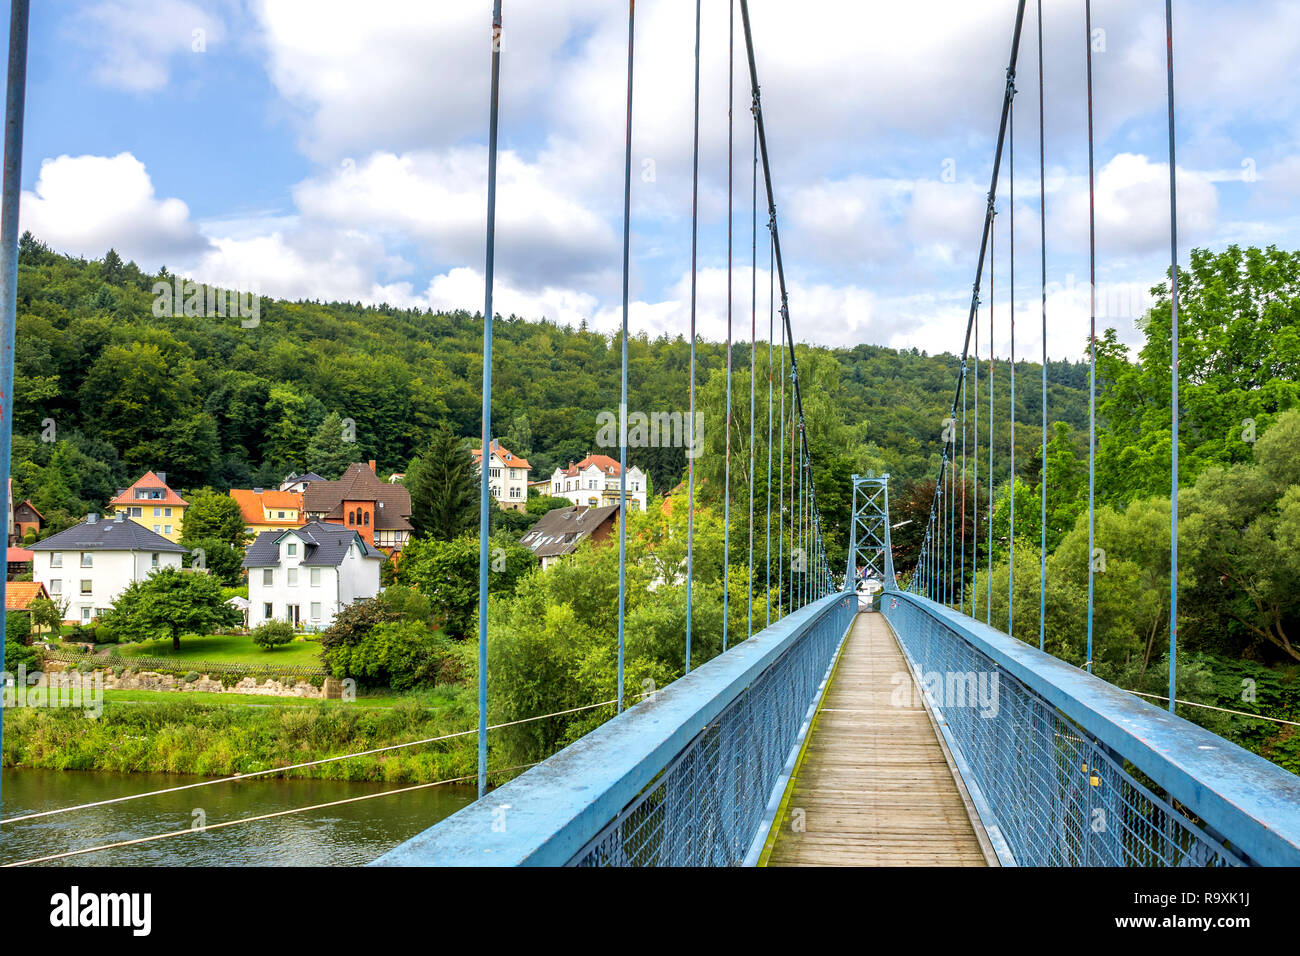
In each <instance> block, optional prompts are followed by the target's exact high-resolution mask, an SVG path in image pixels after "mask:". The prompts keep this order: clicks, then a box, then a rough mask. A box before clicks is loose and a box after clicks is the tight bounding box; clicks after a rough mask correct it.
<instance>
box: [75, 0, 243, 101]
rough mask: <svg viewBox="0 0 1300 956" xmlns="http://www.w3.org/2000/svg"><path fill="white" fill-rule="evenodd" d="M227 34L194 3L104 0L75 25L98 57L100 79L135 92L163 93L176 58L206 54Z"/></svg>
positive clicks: (85, 10)
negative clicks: (158, 91)
mask: <svg viewBox="0 0 1300 956" xmlns="http://www.w3.org/2000/svg"><path fill="white" fill-rule="evenodd" d="M225 31H226V28H225V24H224V23H223V22H222V20H221V19H220V18H219V17H217V16H215V15H214V14H212V13H209V12H208V11H206V10H204V9H203V8H202V7H201V6H200V5H199V4H197V3H191V2H188V0H98V2H95V3H92V4H90V5H88V6H86V7H85V8H83V9H82V10H81V11H80V12H79V14H78V15H77V16H76V17H75V18H74V19H73V21H72V22H71V24H70V32H71V33H72V34H73V35H74V36H75V37H77V38H78V40H79V42H80V43H81V45H82V46H84V47H85V48H86V49H87V50H88V51H90V53H91V55H92V57H93V59H94V62H95V65H94V74H95V77H96V78H97V79H98V80H99V81H100V82H101V83H104V84H105V85H107V86H112V87H117V88H120V89H124V90H129V91H132V92H151V91H156V90H160V89H162V88H163V87H164V86H166V85H167V82H168V80H169V79H170V74H171V61H172V59H173V58H174V57H175V56H177V55H191V54H196V53H203V52H206V48H207V46H208V44H215V43H219V42H220V41H221V40H222V39H223V38H224V36H225Z"/></svg>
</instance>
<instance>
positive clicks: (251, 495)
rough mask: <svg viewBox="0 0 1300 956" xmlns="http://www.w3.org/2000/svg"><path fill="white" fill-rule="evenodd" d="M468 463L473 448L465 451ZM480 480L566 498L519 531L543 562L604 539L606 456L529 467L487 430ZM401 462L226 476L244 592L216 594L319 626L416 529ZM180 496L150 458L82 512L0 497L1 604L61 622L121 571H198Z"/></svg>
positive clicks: (99, 609) (514, 493)
mask: <svg viewBox="0 0 1300 956" xmlns="http://www.w3.org/2000/svg"><path fill="white" fill-rule="evenodd" d="M470 456H471V459H472V461H473V464H474V468H475V473H476V475H480V474H481V469H482V459H483V454H482V448H481V447H480V448H475V449H472V450H471V451H470ZM488 458H489V460H488V477H489V491H490V494H491V496H492V498H493V500H494V502H495V504H496V506H497V508H499V509H501V510H503V511H510V512H515V513H518V514H523V513H524V512H525V506H526V504H527V502H528V499H529V497H530V496H531V497H532V498H533V499H535V500H536V499H540V498H548V499H555V501H553V502H552V503H558V502H559V501H561V500H563V501H567V502H568V504H567V505H564V506H558V507H554V508H550V509H549V510H546V511H545V512H544V513H543V514H541V516H540V519H539V520H537V521H536V522H535V523H534V524H533V525H532V526H531V527H529V528H527V530H525V531H524V532H523V534H522V536H521V537H520V543H521V544H522V545H524V546H525V547H528V548H529V549H530V550H532V551H533V552H534V553H535V554H536V555H537V557H538V559H539V560H540V562H541V564H542V566H543V567H547V566H549V565H550V564H552V563H554V562H555V561H556V560H559V559H561V558H562V557H564V556H565V555H568V554H572V553H573V552H574V551H575V550H576V549H577V548H578V546H579V545H580V544H581V543H582V542H583V541H586V540H590V541H591V542H593V543H596V544H598V543H600V542H602V541H604V540H605V539H606V538H607V537H608V536H609V533H610V531H611V529H612V528H613V527H615V526H616V524H617V518H618V512H619V496H620V467H619V463H618V462H617V461H616V460H614V459H612V458H610V457H609V456H607V455H600V454H594V455H588V456H587V457H585V458H583V459H582V460H581V461H577V462H573V461H570V462H569V464H568V466H567V467H563V468H556V469H555V471H554V473H553V474H552V475H551V476H550V477H549V478H544V479H541V480H539V481H531V480H530V476H531V471H532V468H531V466H530V465H529V463H528V461H527V460H526V459H525V458H523V457H521V456H518V455H515V454H514V453H513V452H511V451H510V450H509V449H507V448H505V447H504V446H503V445H502V444H501V443H500V442H499V441H497V440H493V441H492V442H491V444H490V454H489V456H488ZM405 477H406V476H405V473H404V472H390V473H389V474H388V475H387V476H386V477H380V472H379V470H378V468H377V464H376V462H375V461H374V460H373V459H372V460H369V461H365V462H354V463H352V464H350V465H348V467H347V468H346V469H344V471H343V473H342V474H341V475H340V476H339V477H338V478H337V479H329V478H326V477H324V476H323V475H320V474H317V473H316V472H311V471H309V472H307V473H305V474H297V473H291V474H289V475H287V476H285V478H284V480H283V481H282V482H281V483H280V485H279V486H278V487H275V488H266V487H254V488H231V489H228V490H227V491H226V495H227V496H228V497H229V498H230V499H231V500H232V501H233V502H234V503H235V504H236V505H237V506H238V509H239V514H240V516H241V517H242V521H243V528H244V534H245V537H246V545H245V547H244V548H243V549H242V554H241V562H240V569H241V571H240V578H241V582H242V587H241V588H239V589H238V590H241V591H242V590H244V589H246V591H245V593H241V594H236V595H232V596H231V597H230V598H229V603H231V605H232V606H234V607H236V608H238V609H239V611H240V612H241V614H242V616H243V622H244V625H245V626H248V627H254V626H257V625H259V624H262V623H264V622H268V621H283V622H286V623H288V624H289V625H291V626H292V627H293V628H294V629H295V630H301V631H319V630H322V629H324V628H327V627H329V626H330V624H331V623H333V622H334V620H335V618H336V617H337V615H338V614H339V613H340V612H341V611H342V610H343V609H344V608H345V607H347V606H348V605H350V604H353V603H355V602H357V601H362V600H365V599H368V598H373V597H375V596H376V595H378V594H379V593H380V592H381V591H382V590H383V587H382V584H381V578H382V576H383V575H382V573H381V572H382V569H383V567H384V565H385V564H386V563H391V564H392V565H396V563H397V562H398V561H400V559H401V554H402V551H403V549H404V548H405V547H406V546H407V545H408V543H409V542H410V541H411V538H412V535H413V534H414V533H415V532H416V528H415V526H414V525H413V524H412V520H411V519H412V507H411V494H410V492H409V491H408V489H407V488H406V487H405V485H404V483H403V482H404V480H405ZM627 499H628V506H629V508H631V509H634V510H641V511H644V510H645V508H646V501H647V478H646V475H645V472H643V471H642V470H641V469H640V468H638V467H636V466H631V467H629V468H628V475H627ZM190 507H191V502H190V501H188V500H186V498H185V497H184V496H183V495H182V494H181V493H180V492H179V491H178V490H176V489H175V488H173V487H172V486H171V485H169V484H168V481H167V473H166V471H162V470H158V471H154V470H150V471H147V472H145V473H144V474H143V475H141V476H140V477H139V478H138V479H136V481H134V482H133V483H132V484H131V485H129V486H128V487H126V488H121V489H118V491H117V494H116V495H115V496H114V497H113V498H112V499H111V500H109V501H108V502H107V503H106V505H105V508H104V511H103V512H102V513H99V512H90V513H87V514H86V515H84V516H83V517H82V518H81V520H80V521H79V522H78V523H76V524H75V525H73V526H72V527H70V528H66V529H64V530H61V531H55V532H53V533H51V529H48V528H46V527H45V524H44V517H43V516H42V515H41V514H40V512H39V511H37V510H36V508H35V506H33V505H32V503H31V502H30V501H27V500H23V501H17V502H15V501H13V495H12V483H11V485H10V503H9V515H10V518H9V569H10V579H11V582H12V583H11V585H10V588H9V592H8V594H9V597H8V600H7V606H8V608H9V609H10V610H17V611H21V610H26V609H27V608H28V605H29V604H30V602H31V601H32V600H33V599H34V598H37V597H42V598H45V599H48V600H50V601H52V602H53V603H54V604H55V605H56V606H57V607H59V608H61V609H62V619H63V623H64V624H65V625H71V626H81V627H88V626H91V625H93V624H94V623H95V622H96V621H98V620H100V619H101V618H103V617H104V616H105V615H106V614H107V613H108V612H109V610H110V609H111V608H113V606H114V604H115V602H116V601H117V599H118V598H119V596H120V595H121V594H122V593H123V592H124V591H126V590H127V588H128V587H130V586H131V585H132V584H133V583H135V582H139V581H143V580H145V579H147V578H149V577H150V576H151V575H153V574H155V573H157V572H159V571H161V570H163V569H166V568H174V569H178V570H186V571H190V572H194V573H204V572H206V571H207V570H208V568H207V566H206V555H205V553H204V551H203V549H202V548H200V547H197V546H187V544H186V542H187V541H190V540H192V539H194V538H195V537H196V535H194V534H187V526H186V514H187V511H189V509H190Z"/></svg>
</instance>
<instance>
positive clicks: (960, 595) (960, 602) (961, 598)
mask: <svg viewBox="0 0 1300 956" xmlns="http://www.w3.org/2000/svg"><path fill="white" fill-rule="evenodd" d="M961 374H962V378H965V377H966V363H965V362H963V363H962V366H961ZM957 567H958V569H959V575H960V577H959V579H958V581H959V583H958V587H957V610H959V611H964V610H965V608H966V389H964V388H963V389H962V391H961V549H960V560H959V561H958V562H957Z"/></svg>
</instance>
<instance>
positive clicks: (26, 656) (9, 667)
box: [5, 641, 44, 674]
mask: <svg viewBox="0 0 1300 956" xmlns="http://www.w3.org/2000/svg"><path fill="white" fill-rule="evenodd" d="M43 660H44V658H43V657H42V656H41V652H40V649H39V648H35V647H29V646H28V645H26V644H19V643H18V642H17V641H5V670H6V671H8V672H9V673H10V674H12V673H14V672H15V671H17V670H18V667H19V665H22V666H23V667H24V668H25V669H26V670H27V672H28V673H29V674H30V673H32V672H33V671H38V670H40V669H41V662H42V661H43Z"/></svg>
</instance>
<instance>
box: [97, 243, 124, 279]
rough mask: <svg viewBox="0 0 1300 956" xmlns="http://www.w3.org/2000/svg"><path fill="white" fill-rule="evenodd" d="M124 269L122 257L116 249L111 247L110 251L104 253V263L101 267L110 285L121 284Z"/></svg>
mask: <svg viewBox="0 0 1300 956" xmlns="http://www.w3.org/2000/svg"><path fill="white" fill-rule="evenodd" d="M123 269H124V266H123V265H122V257H121V256H119V255H118V254H117V250H116V249H109V250H108V252H106V253H105V254H104V263H103V265H102V266H101V267H100V271H101V274H102V275H103V276H104V281H105V282H107V283H108V284H109V285H121V284H122V276H123Z"/></svg>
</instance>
